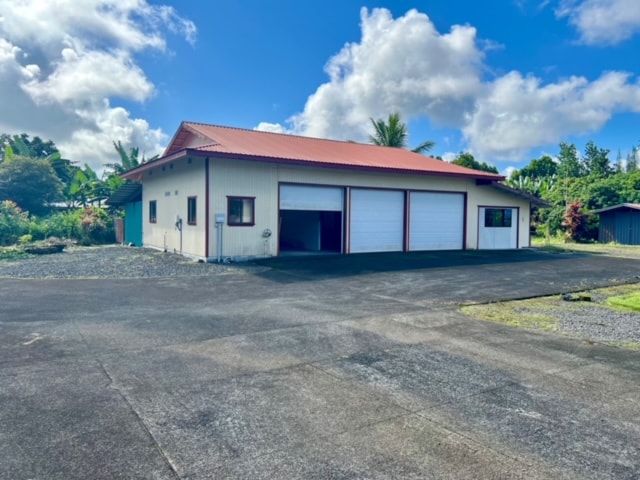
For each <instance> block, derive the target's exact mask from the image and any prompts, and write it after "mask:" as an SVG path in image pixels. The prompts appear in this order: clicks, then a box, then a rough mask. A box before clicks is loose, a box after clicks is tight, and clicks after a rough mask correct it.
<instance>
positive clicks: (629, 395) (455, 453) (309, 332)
mask: <svg viewBox="0 0 640 480" xmlns="http://www.w3.org/2000/svg"><path fill="white" fill-rule="evenodd" d="M534 263H535V262H534ZM534 263H530V264H527V265H528V269H527V271H526V272H523V271H521V272H520V275H521V276H520V277H519V278H518V279H516V280H512V281H510V282H509V284H510V285H512V287H511V288H512V289H511V290H510V292H511V293H509V292H507V291H506V289H507V288H509V287H503V290H501V294H516V293H517V289H518V288H523V287H522V285H525V284H526V283H527V282H526V279H527V278H529V277H530V276H533V277H535V278H537V277H536V275H538V273H539V277H540V278H551V276H552V269H551V267H550V266H549V264H541V265H540V268H539V270H538V271H536V269H535V268H534V267H535V265H534ZM554 265H557V264H554ZM572 265H573V267H575V272H576V274H575V275H574V277H573V280H566V281H565V280H563V282H564V283H563V288H566V285H567V284H570V283H571V282H574V283H573V284H574V285H578V284H583V283H584V282H586V281H596V280H597V279H596V280H594V279H593V278H592V279H589V278H588V272H590V271H593V270H594V269H596V268H598V269H600V270H599V271H600V274H601V275H602V277H603V278H606V279H612V278H614V276H617V279H620V278H622V276H621V274H620V271H619V269H618V267H619V266H620V264H609V263H606V262H601V261H598V262H596V263H592V264H589V263H588V262H587V263H586V264H585V263H584V260H580V262H578V261H577V260H576V262H574V263H571V262H569V263H565V264H564V266H563V268H564V270H563V271H565V270H567V269H570V268H573V267H572ZM606 265H609V266H607V267H606V269H605V270H603V269H604V268H605V266H606ZM503 267H504V266H503ZM634 267H637V264H635V265H634ZM487 268H489V267H487ZM493 268H494V267H491V268H489V270H484V274H483V273H482V271H481V270H482V268H480V269H479V270H478V269H477V268H471V267H468V268H467V269H466V270H464V269H460V268H459V269H457V270H456V271H453V272H452V271H448V270H446V269H438V270H437V271H436V270H433V269H431V270H415V271H413V270H409V271H405V272H391V273H387V274H386V275H387V276H386V277H385V273H384V272H378V273H373V274H370V275H369V276H362V277H357V276H356V277H354V276H351V277H336V278H325V279H323V280H316V279H313V278H305V277H298V278H297V279H296V281H295V282H288V283H283V281H282V278H278V275H281V276H284V277H287V278H289V277H290V276H288V275H287V274H286V273H284V274H279V273H278V272H275V273H274V274H273V276H272V277H269V276H268V275H262V276H249V275H247V276H246V278H242V279H239V278H237V277H233V278H229V277H227V278H226V279H225V278H224V277H222V276H221V277H218V278H215V279H206V280H202V279H188V278H182V279H162V280H149V279H146V280H141V281H136V280H128V281H124V282H121V281H113V282H108V281H87V282H73V281H69V282H61V281H55V282H52V281H45V282H11V281H4V280H3V281H0V291H1V292H2V293H3V294H11V292H16V295H15V296H14V297H12V298H15V297H16V296H17V297H22V298H23V299H24V301H29V304H30V313H29V314H28V315H26V314H24V313H22V312H24V307H23V306H24V303H23V304H22V305H20V302H17V301H15V302H14V301H11V302H9V303H8V304H3V305H2V306H1V307H0V308H1V309H2V310H1V311H2V314H3V316H2V317H0V318H1V320H0V327H1V328H2V337H0V348H2V349H3V350H2V352H3V354H6V356H5V357H4V358H3V361H4V363H2V364H1V367H2V369H1V370H0V396H1V397H2V398H0V402H1V403H0V405H2V408H1V409H0V419H1V425H0V427H1V428H0V449H1V450H2V451H1V452H0V458H3V459H4V458H8V459H9V460H8V461H3V462H0V478H117V477H118V476H120V477H126V478H176V477H181V478H598V479H600V478H636V477H637V475H638V472H639V471H640V467H639V465H638V458H640V452H639V451H638V445H640V427H639V421H638V418H640V410H639V406H638V402H637V401H635V402H634V400H633V399H634V398H637V396H636V395H637V394H638V391H637V388H635V387H636V386H637V383H636V382H637V376H635V373H634V372H637V371H640V355H638V354H634V353H630V352H622V353H621V352H620V351H618V350H615V349H608V348H603V347H599V346H593V345H586V344H584V343H581V342H577V341H574V340H570V339H560V340H557V339H555V338H554V337H550V336H549V335H541V334H532V333H528V332H520V331H512V330H510V329H506V328H504V327H500V326H496V325H492V324H489V323H485V322H479V321H474V320H471V319H468V318H466V317H463V316H461V315H459V314H457V313H456V312H455V311H454V309H453V308H452V307H451V306H450V303H454V302H459V301H462V299H467V298H469V297H468V295H469V292H473V295H476V296H477V298H480V296H481V295H480V293H478V292H482V291H489V292H491V293H488V294H487V297H491V296H492V295H494V294H495V292H493V291H492V290H491V288H493V287H492V286H493V285H495V284H496V282H497V280H496V279H495V277H496V275H497V271H495V270H493ZM625 268H627V270H626V271H625V272H626V273H625V275H628V277H629V278H632V277H631V275H632V273H631V272H632V268H631V267H630V266H629V265H627V267H625ZM517 273H518V270H517V269H515V268H514V269H513V272H512V273H511V274H513V275H516V274H517ZM243 277H245V276H243ZM365 277H368V278H365ZM485 277H486V278H485ZM483 282H484V283H483ZM285 285H286V286H285ZM376 285H378V286H377V288H376ZM437 285H440V286H439V287H437V288H436V286H437ZM536 285H537V284H536ZM402 286H405V287H407V288H406V289H403V288H402ZM541 288H542V287H541ZM545 288H546V287H545ZM25 292H26V293H25ZM40 292H47V301H48V302H53V304H51V305H43V304H41V303H40V302H38V301H37V299H38V296H39V294H40ZM79 298H80V300H79ZM473 298H476V297H473ZM34 299H36V300H35V301H34ZM114 299H117V301H114ZM432 299H436V300H435V301H432ZM65 305H66V306H65ZM51 312H55V315H52V314H51ZM6 318H12V319H13V321H12V322H7V321H4V319H6ZM36 318H38V319H39V320H38V322H40V323H38V322H36V321H35V319H36ZM45 321H46V322H48V325H49V326H47V325H45V324H44V323H43V322H45ZM33 332H37V333H40V334H41V335H46V336H47V341H46V342H40V341H37V340H36V341H33V342H31V343H29V341H30V338H32V337H31V336H30V335H31V334H32V333H33ZM25 343H26V345H24V344H25ZM12 359H13V360H12ZM574 371H575V375H574V374H572V373H571V372H574ZM591 375H595V376H598V377H599V378H597V379H593V381H592V379H591ZM601 376H606V380H603V378H600V377H601ZM618 379H619V380H618ZM585 392H589V395H586V394H585ZM607 398H609V399H610V400H611V401H610V402H609V403H606V399H607ZM172 476H173V477H172Z"/></svg>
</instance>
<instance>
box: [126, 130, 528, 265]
mask: <svg viewBox="0 0 640 480" xmlns="http://www.w3.org/2000/svg"><path fill="white" fill-rule="evenodd" d="M124 177H125V178H128V179H132V180H138V181H140V182H141V183H142V205H143V243H144V245H145V246H148V247H153V248H158V249H163V250H167V251H175V252H180V253H182V254H184V255H188V256H191V257H195V258H200V259H206V260H215V259H217V258H232V259H246V258H252V257H265V256H275V255H284V254H287V253H300V252H302V253H314V252H335V253H344V254H350V253H360V252H393V251H397V252H400V251H420V250H461V249H478V248H479V249H512V248H521V247H526V246H529V212H530V205H531V202H532V201H533V202H535V197H530V196H528V195H526V194H524V193H522V192H518V191H516V190H513V189H509V188H508V187H505V186H504V185H502V184H501V183H500V182H501V181H502V180H503V179H504V178H503V177H501V176H499V175H495V174H491V173H487V172H481V171H476V170H470V169H467V168H463V167H460V166H457V165H453V164H450V163H447V162H444V161H441V160H437V159H433V158H430V157H425V156H423V155H419V154H416V153H412V152H409V151H406V150H402V149H397V148H388V147H378V146H374V145H365V144H358V143H353V142H338V141H333V140H322V139H316V138H308V137H299V136H292V135H283V134H275V133H267V132H259V131H253V130H242V129H236V128H229V127H220V126H214V125H204V124H198V123H187V122H184V123H182V124H181V125H180V128H179V129H178V131H177V133H176V134H175V136H174V138H173V139H172V141H171V143H170V145H169V147H168V148H167V150H166V152H165V153H164V155H163V156H162V157H161V158H159V159H157V160H155V161H153V162H149V163H145V164H143V165H141V166H139V167H137V168H135V169H133V170H131V171H129V172H127V173H126V174H125V175H124Z"/></svg>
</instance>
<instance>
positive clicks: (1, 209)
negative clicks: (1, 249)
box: [0, 200, 29, 245]
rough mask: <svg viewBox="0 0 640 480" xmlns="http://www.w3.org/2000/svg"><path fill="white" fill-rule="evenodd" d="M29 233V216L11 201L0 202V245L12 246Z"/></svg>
mask: <svg viewBox="0 0 640 480" xmlns="http://www.w3.org/2000/svg"><path fill="white" fill-rule="evenodd" d="M28 231H29V214H28V213H27V212H23V211H22V210H21V209H20V207H18V205H16V204H15V203H14V202H12V201H11V200H4V201H2V202H0V245H12V244H14V243H15V242H16V241H17V240H18V238H20V237H21V236H22V235H25V234H26V233H28Z"/></svg>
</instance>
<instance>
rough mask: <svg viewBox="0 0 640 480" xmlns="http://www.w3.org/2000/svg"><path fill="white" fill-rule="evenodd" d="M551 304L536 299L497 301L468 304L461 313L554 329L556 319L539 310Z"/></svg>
mask: <svg viewBox="0 0 640 480" xmlns="http://www.w3.org/2000/svg"><path fill="white" fill-rule="evenodd" d="M551 308H552V306H551V305H548V304H546V303H541V302H540V301H539V300H538V299H536V300H518V301H514V302H498V303H489V304H485V305H468V306H465V307H462V308H461V310H462V313H464V314H465V315H469V316H471V317H476V318H481V319H483V320H488V321H490V322H496V323H502V324H504V325H509V326H512V327H518V328H527V329H533V330H547V331H551V330H555V328H556V325H557V321H556V319H555V318H554V317H553V316H551V315H547V314H545V313H540V311H544V310H549V309H551Z"/></svg>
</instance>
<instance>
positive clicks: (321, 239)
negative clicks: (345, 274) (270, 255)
mask: <svg viewBox="0 0 640 480" xmlns="http://www.w3.org/2000/svg"><path fill="white" fill-rule="evenodd" d="M280 252H281V254H286V253H294V252H307V253H312V252H317V253H321V252H326V253H340V252H342V212H326V211H312V210H280Z"/></svg>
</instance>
